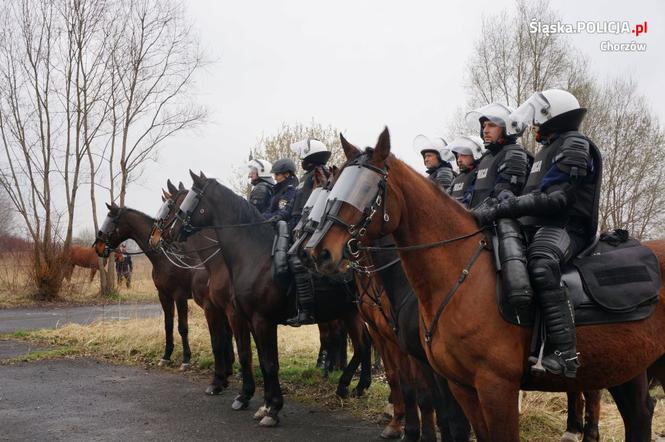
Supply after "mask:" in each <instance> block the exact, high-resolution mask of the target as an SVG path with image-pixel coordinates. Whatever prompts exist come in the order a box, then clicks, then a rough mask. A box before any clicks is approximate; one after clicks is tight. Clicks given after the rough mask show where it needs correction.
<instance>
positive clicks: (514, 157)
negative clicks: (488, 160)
mask: <svg viewBox="0 0 665 442" xmlns="http://www.w3.org/2000/svg"><path fill="white" fill-rule="evenodd" d="M497 172H498V174H499V175H501V176H502V177H503V178H505V179H507V180H508V181H510V183H513V184H522V183H524V182H525V181H526V176H527V175H528V174H529V159H528V156H527V154H526V151H525V150H524V149H522V148H519V149H510V150H508V151H507V152H506V154H505V155H504V156H503V160H502V161H501V164H499V167H498V168H497Z"/></svg>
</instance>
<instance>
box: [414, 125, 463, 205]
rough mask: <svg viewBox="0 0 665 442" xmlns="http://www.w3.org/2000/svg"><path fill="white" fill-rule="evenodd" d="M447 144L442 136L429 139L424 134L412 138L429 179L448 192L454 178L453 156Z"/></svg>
mask: <svg viewBox="0 0 665 442" xmlns="http://www.w3.org/2000/svg"><path fill="white" fill-rule="evenodd" d="M447 145H448V143H446V141H445V140H444V139H443V138H435V139H434V140H430V139H429V138H427V137H426V136H425V135H418V136H416V138H414V139H413V147H414V148H415V149H416V150H420V155H422V157H423V163H424V164H425V167H426V168H427V175H428V177H429V179H430V180H432V181H433V182H434V183H436V184H437V185H438V186H439V187H440V188H441V190H443V191H444V192H448V188H449V187H450V185H451V184H452V182H453V180H454V179H455V171H454V170H453V163H454V162H455V156H454V155H453V154H452V152H451V151H450V150H449V149H447V148H446V146H447Z"/></svg>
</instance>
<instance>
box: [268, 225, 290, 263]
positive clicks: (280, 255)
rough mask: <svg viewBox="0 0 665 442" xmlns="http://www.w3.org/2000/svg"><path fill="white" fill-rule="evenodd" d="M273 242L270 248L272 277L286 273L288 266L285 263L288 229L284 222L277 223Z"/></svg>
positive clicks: (288, 238)
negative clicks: (272, 261)
mask: <svg viewBox="0 0 665 442" xmlns="http://www.w3.org/2000/svg"><path fill="white" fill-rule="evenodd" d="M275 230H276V232H275V241H274V242H273V246H272V254H273V259H274V266H275V267H274V276H282V275H285V274H286V273H288V271H289V264H288V262H287V254H286V252H287V250H288V248H289V240H290V237H291V235H290V234H289V227H288V226H287V224H286V221H278V222H277V225H276V226H275Z"/></svg>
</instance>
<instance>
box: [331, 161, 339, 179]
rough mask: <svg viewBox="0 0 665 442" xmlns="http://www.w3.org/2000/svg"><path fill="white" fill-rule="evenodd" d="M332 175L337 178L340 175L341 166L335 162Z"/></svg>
mask: <svg viewBox="0 0 665 442" xmlns="http://www.w3.org/2000/svg"><path fill="white" fill-rule="evenodd" d="M332 176H333V178H337V177H338V176H339V167H337V166H335V165H334V164H333V167H332Z"/></svg>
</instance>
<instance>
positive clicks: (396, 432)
mask: <svg viewBox="0 0 665 442" xmlns="http://www.w3.org/2000/svg"><path fill="white" fill-rule="evenodd" d="M400 437H402V430H401V429H400V428H393V427H391V426H387V427H385V428H384V429H383V431H382V432H381V439H399V438H400Z"/></svg>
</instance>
